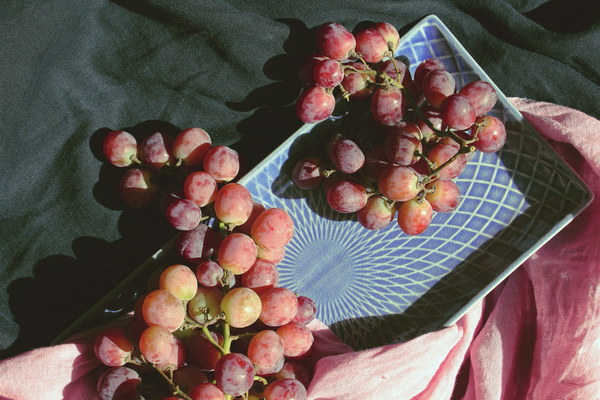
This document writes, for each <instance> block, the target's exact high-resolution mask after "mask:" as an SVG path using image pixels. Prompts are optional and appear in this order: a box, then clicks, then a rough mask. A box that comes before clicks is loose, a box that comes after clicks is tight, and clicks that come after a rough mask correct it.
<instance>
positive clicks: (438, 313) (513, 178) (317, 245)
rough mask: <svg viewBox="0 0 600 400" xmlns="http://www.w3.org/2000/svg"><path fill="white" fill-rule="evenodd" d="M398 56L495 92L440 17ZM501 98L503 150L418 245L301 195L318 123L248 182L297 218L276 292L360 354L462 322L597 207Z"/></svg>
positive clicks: (472, 169)
mask: <svg viewBox="0 0 600 400" xmlns="http://www.w3.org/2000/svg"><path fill="white" fill-rule="evenodd" d="M398 54H401V55H404V56H405V57H407V59H408V60H409V61H410V64H411V71H412V72H414V69H415V68H416V65H417V64H418V63H419V62H420V61H422V60H424V59H427V58H431V57H437V58H439V59H441V60H442V61H443V62H444V64H445V66H446V69H447V70H448V71H450V72H451V73H452V74H453V75H454V77H455V79H456V81H457V84H458V85H459V86H462V85H464V84H465V83H467V82H469V81H472V80H475V79H484V80H487V81H488V82H491V80H490V79H489V77H488V76H487V75H486V74H485V73H484V72H483V71H482V70H481V68H480V67H479V66H478V65H477V64H476V63H475V61H474V60H473V59H472V58H471V57H470V56H469V54H468V53H467V52H466V51H465V50H464V49H463V48H462V46H461V45H460V43H458V41H457V40H456V39H455V38H454V37H453V36H452V34H451V33H450V32H449V31H448V30H447V28H446V27H445V26H444V25H443V24H442V23H441V22H440V21H439V20H438V19H437V18H436V17H428V18H426V19H425V20H423V21H422V22H421V23H419V24H418V25H417V26H415V27H414V28H413V29H412V30H411V31H410V32H409V33H407V35H405V36H404V38H403V39H402V41H401V45H400V48H399V50H398ZM496 89H497V91H498V94H499V101H498V104H497V106H496V107H495V109H494V110H493V111H492V113H493V115H495V116H496V117H498V118H500V119H502V120H503V121H504V122H505V125H506V127H507V132H508V139H507V143H506V145H505V147H504V148H503V150H502V151H500V152H498V153H495V154H482V153H478V154H477V155H476V156H475V157H474V159H473V160H471V161H470V163H469V165H468V167H467V169H466V170H465V172H464V173H463V174H462V175H461V176H460V177H459V179H457V181H456V182H457V184H458V186H459V188H460V189H461V193H462V201H461V205H460V207H459V208H458V210H456V211H454V212H452V213H448V214H436V215H435V217H434V219H433V222H432V225H431V226H430V227H429V229H428V230H427V231H426V232H425V233H424V234H422V235H420V236H416V237H410V236H407V235H405V234H403V233H402V232H401V231H400V229H399V228H398V227H397V225H396V224H391V225H390V226H388V227H387V228H386V229H384V230H382V231H377V232H372V231H368V230H366V229H364V228H362V227H361V226H360V225H359V224H358V223H357V222H356V221H355V219H354V218H353V217H351V216H348V215H341V214H338V213H336V212H334V211H333V210H331V209H330V208H329V207H328V206H327V204H326V201H325V197H324V195H323V193H322V192H321V191H319V190H315V191H311V192H305V191H300V190H299V189H297V188H296V187H294V185H293V184H292V183H291V181H290V179H289V170H290V169H291V167H290V166H291V165H292V164H293V162H295V159H294V158H296V159H297V158H298V157H300V156H303V155H307V154H306V153H305V152H304V153H303V151H302V150H303V147H302V146H305V145H306V143H309V142H310V140H303V139H304V138H309V139H310V138H311V135H312V136H315V137H316V134H315V133H314V126H311V125H305V126H304V127H303V128H302V129H301V130H299V131H298V132H297V133H295V134H294V136H293V137H291V138H290V139H289V140H287V141H286V142H285V143H284V144H283V145H282V146H281V147H280V148H279V149H277V150H276V151H275V152H274V153H273V154H272V155H271V156H270V157H269V158H268V159H267V160H265V161H264V162H263V163H261V164H260V165H258V166H257V167H256V168H255V169H254V170H253V171H252V172H251V173H250V174H248V175H246V176H245V177H244V178H243V179H242V180H241V183H243V184H244V185H246V187H247V188H248V189H249V190H250V192H251V193H252V194H253V196H254V198H255V200H257V201H259V202H261V203H262V204H264V205H265V206H267V207H281V208H283V209H285V210H286V211H287V212H288V213H289V214H290V215H291V216H292V218H293V219H294V223H295V232H294V237H293V239H292V241H291V242H290V244H289V245H288V248H287V250H286V256H285V259H284V260H283V261H282V263H281V264H280V265H279V271H280V284H281V285H283V286H286V287H289V288H291V289H293V290H294V291H296V292H298V293H300V294H302V295H306V296H309V297H311V298H313V299H314V300H315V301H316V302H317V306H318V313H317V316H318V318H319V319H321V320H322V321H323V322H325V323H326V324H329V325H330V326H331V327H332V328H333V329H334V330H335V332H336V333H337V334H338V335H339V336H340V337H342V339H344V340H345V341H346V342H348V343H349V344H351V345H353V346H355V347H356V348H365V347H371V346H374V345H380V344H384V343H389V342H392V341H394V340H403V339H406V338H408V337H411V336H414V335H416V334H419V333H421V332H423V331H425V330H428V329H435V328H437V327H439V326H441V325H443V324H444V323H451V322H453V321H455V320H456V319H457V318H458V317H459V316H460V315H462V314H463V313H464V312H465V311H466V310H467V309H468V308H469V307H470V306H471V305H472V304H473V303H474V302H475V301H477V300H478V299H480V298H481V297H482V296H483V295H484V294H486V293H487V292H489V291H490V290H491V289H492V288H493V287H494V286H495V285H497V284H498V283H499V282H500V281H501V280H502V279H504V278H505V277H506V276H507V275H508V274H509V273H510V272H512V271H513V270H514V269H515V268H516V267H517V266H518V265H519V264H521V263H522V262H523V261H524V260H525V259H526V258H527V257H529V256H530V255H531V254H532V253H533V252H534V251H535V250H537V249H538V248H539V247H540V246H541V245H543V244H544V243H545V242H546V241H547V240H548V239H549V238H550V237H552V236H553V235H554V234H555V233H556V232H557V231H558V230H560V229H561V228H562V227H563V226H564V225H566V224H567V223H568V222H569V221H570V220H571V219H572V218H573V216H574V215H575V214H577V213H578V212H579V211H581V209H582V208H583V207H585V205H587V204H588V203H589V201H590V200H591V194H590V192H589V190H588V189H587V188H586V187H585V185H584V184H583V182H582V181H581V180H580V179H579V178H578V177H577V176H576V175H575V174H573V172H572V171H571V170H570V168H569V167H568V166H566V164H564V162H563V161H562V160H561V159H560V158H559V157H557V155H556V154H555V153H554V152H553V151H552V150H551V149H550V147H549V146H548V145H547V144H546V143H545V142H544V140H543V139H542V138H541V137H540V136H539V134H538V133H537V132H535V131H534V130H533V129H532V128H531V127H530V126H529V125H528V124H527V123H526V122H525V121H524V120H523V117H522V116H521V115H520V114H519V113H518V111H517V110H516V109H514V107H513V106H512V105H511V104H510V103H509V102H508V100H507V99H506V98H505V97H504V95H502V93H501V92H500V91H499V89H498V88H496ZM340 119H342V118H340ZM335 123H336V121H333V122H332V126H335ZM317 126H318V125H317Z"/></svg>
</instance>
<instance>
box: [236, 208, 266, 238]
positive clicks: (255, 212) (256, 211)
mask: <svg viewBox="0 0 600 400" xmlns="http://www.w3.org/2000/svg"><path fill="white" fill-rule="evenodd" d="M265 210H266V209H265V206H263V205H262V204H260V203H257V202H253V203H252V212H251V213H250V216H249V217H248V220H247V221H246V222H244V223H243V224H241V225H239V226H236V227H235V231H236V232H241V233H245V234H246V235H250V234H251V232H252V225H254V221H256V218H258V216H259V215H260V214H262V212H263V211H265Z"/></svg>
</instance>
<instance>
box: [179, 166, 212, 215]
mask: <svg viewBox="0 0 600 400" xmlns="http://www.w3.org/2000/svg"><path fill="white" fill-rule="evenodd" d="M218 191H219V189H218V187H217V181H215V180H214V178H213V177H212V176H211V175H210V174H209V173H207V172H204V171H197V172H192V173H191V174H189V175H188V176H187V178H185V181H184V182H183V195H184V196H185V198H186V199H188V200H191V201H193V202H194V203H195V204H196V205H197V206H198V207H204V206H206V205H208V204H210V203H212V202H213V201H214V200H215V197H216V196H217V192H218Z"/></svg>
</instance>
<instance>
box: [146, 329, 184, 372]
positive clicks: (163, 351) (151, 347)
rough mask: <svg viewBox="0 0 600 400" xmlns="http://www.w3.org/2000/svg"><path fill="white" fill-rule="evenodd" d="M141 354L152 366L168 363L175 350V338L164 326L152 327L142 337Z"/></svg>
mask: <svg viewBox="0 0 600 400" xmlns="http://www.w3.org/2000/svg"><path fill="white" fill-rule="evenodd" d="M139 346H140V352H141V353H142V355H143V356H144V359H145V360H146V361H148V362H150V363H152V364H160V363H163V362H165V361H167V360H168V359H169V358H170V357H171V355H172V354H173V351H174V350H175V346H176V343H175V336H173V334H172V333H171V332H169V330H168V329H166V328H163V327H162V326H150V327H148V328H147V329H146V330H145V331H144V332H142V335H141V336H140V342H139Z"/></svg>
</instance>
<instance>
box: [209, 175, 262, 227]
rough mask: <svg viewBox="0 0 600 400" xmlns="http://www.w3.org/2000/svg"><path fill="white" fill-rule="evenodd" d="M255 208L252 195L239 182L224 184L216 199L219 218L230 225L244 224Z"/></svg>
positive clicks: (215, 203) (215, 206)
mask: <svg viewBox="0 0 600 400" xmlns="http://www.w3.org/2000/svg"><path fill="white" fill-rule="evenodd" d="M253 208H254V202H253V201H252V195H251V194H250V192H249V191H248V189H246V188H245V187H244V186H242V185H240V184H239V183H228V184H227V185H225V186H223V187H222V188H221V189H220V190H219V192H218V193H217V196H216V197H215V201H214V209H215V214H216V216H217V218H218V219H219V220H220V221H221V222H223V223H225V224H228V225H229V226H238V225H242V224H243V223H244V222H246V221H247V220H248V218H250V214H252V209H253Z"/></svg>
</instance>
